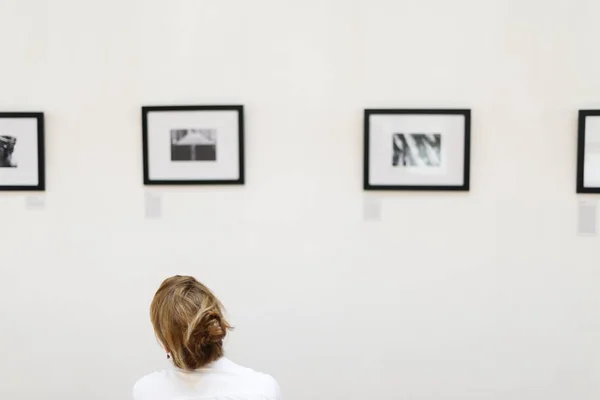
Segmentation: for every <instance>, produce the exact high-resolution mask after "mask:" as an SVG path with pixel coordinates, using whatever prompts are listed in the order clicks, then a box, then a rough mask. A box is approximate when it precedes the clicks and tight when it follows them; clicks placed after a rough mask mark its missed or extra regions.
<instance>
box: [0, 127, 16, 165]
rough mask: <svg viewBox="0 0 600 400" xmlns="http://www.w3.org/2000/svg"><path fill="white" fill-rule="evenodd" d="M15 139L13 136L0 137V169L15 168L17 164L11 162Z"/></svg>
mask: <svg viewBox="0 0 600 400" xmlns="http://www.w3.org/2000/svg"><path fill="white" fill-rule="evenodd" d="M16 145H17V138H16V137H14V136H6V135H2V136H0V168H16V167H17V164H16V162H15V161H13V154H14V152H15V146H16Z"/></svg>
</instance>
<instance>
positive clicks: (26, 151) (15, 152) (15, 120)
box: [0, 112, 46, 191]
mask: <svg viewBox="0 0 600 400" xmlns="http://www.w3.org/2000/svg"><path fill="white" fill-rule="evenodd" d="M45 173H46V172H45V157H44V114H43V113H29V112H0V191H4V190H45V188H46V183H45Z"/></svg>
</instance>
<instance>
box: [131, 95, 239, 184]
mask: <svg viewBox="0 0 600 400" xmlns="http://www.w3.org/2000/svg"><path fill="white" fill-rule="evenodd" d="M142 130H143V146H144V184H145V185H242V184H244V108H243V106H164V107H143V108H142Z"/></svg>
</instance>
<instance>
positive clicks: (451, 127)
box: [363, 109, 471, 191]
mask: <svg viewBox="0 0 600 400" xmlns="http://www.w3.org/2000/svg"><path fill="white" fill-rule="evenodd" d="M470 148H471V111H470V110H466V109H460V110H458V109H457V110H454V109H367V110H365V116H364V182H363V187H364V189H365V190H429V191H468V190H469V187H470V183H469V179H470Z"/></svg>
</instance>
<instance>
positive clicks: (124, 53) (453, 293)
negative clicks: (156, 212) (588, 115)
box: [0, 0, 600, 400]
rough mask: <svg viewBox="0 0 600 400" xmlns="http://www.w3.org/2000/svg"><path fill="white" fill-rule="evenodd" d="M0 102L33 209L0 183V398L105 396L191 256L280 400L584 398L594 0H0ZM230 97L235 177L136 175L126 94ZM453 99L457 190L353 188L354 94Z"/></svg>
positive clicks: (590, 293) (592, 388) (240, 348)
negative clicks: (465, 140)
mask: <svg viewBox="0 0 600 400" xmlns="http://www.w3.org/2000/svg"><path fill="white" fill-rule="evenodd" d="M0 6H1V8H0V51H1V57H0V109H2V110H36V111H37V110H42V111H44V112H45V113H46V121H47V184H48V191H47V192H46V194H45V201H46V208H45V210H40V211H31V210H27V209H26V208H25V206H24V202H25V201H24V195H23V194H1V195H0V210H1V214H0V215H1V218H0V252H1V255H0V272H1V278H0V314H1V322H0V398H2V399H7V400H8V399H11V400H13V399H15V400H17V399H34V398H35V399H52V400H54V399H61V400H80V399H86V400H93V399H98V400H100V399H102V400H104V399H112V400H125V399H129V398H130V393H131V386H132V384H133V382H134V381H135V379H137V378H138V377H139V376H141V375H143V374H145V373H146V372H150V371H152V370H154V369H157V368H160V367H162V366H164V365H166V361H167V360H166V359H165V358H164V355H163V354H162V352H161V351H160V350H159V348H158V347H157V345H156V343H155V340H154V337H153V335H152V332H151V328H150V324H149V321H148V317H147V308H148V305H149V302H150V300H151V297H152V295H153V293H154V290H155V289H156V287H157V285H158V284H159V283H160V281H161V280H162V279H163V278H164V277H166V276H168V275H171V274H175V273H182V274H193V275H195V276H197V277H198V278H200V279H201V280H203V281H205V282H206V283H208V284H209V285H210V286H211V287H213V288H214V289H215V291H216V292H217V293H218V294H219V295H220V296H221V297H222V299H223V301H224V302H225V303H226V305H227V306H228V308H229V311H230V313H231V317H232V320H233V322H234V323H235V325H236V326H237V330H236V331H235V332H234V333H233V335H232V336H231V338H230V340H229V343H228V350H229V356H230V357H231V358H233V359H234V360H236V361H238V362H240V363H244V364H247V365H250V366H253V367H255V368H257V369H260V370H265V371H267V372H270V373H272V374H273V375H274V376H275V377H276V378H277V379H278V380H279V382H280V384H281V386H282V388H283V390H284V391H285V394H286V395H287V398H288V399H290V400H300V399H346V400H359V399H361V400H362V399H375V398H377V399H427V400H430V399H431V400H438V399H445V400H446V399H460V400H467V399H477V400H480V399H493V400H496V399H498V400H506V399H523V400H525V399H527V400H530V399H543V400H563V399H579V400H584V399H585V400H587V399H589V400H591V399H596V398H598V396H599V395H600V345H599V344H598V341H597V338H598V334H599V333H600V332H599V331H600V291H599V290H598V289H599V284H598V279H599V278H600V269H599V267H598V239H595V238H591V239H590V238H588V239H582V238H578V237H577V236H576V235H575V225H576V224H575V221H576V205H577V200H578V197H577V196H576V195H575V194H574V191H575V133H576V132H575V129H576V112H577V110H578V109H579V108H585V107H600V97H599V93H600V74H599V73H598V71H600V57H599V53H598V41H597V39H598V37H600V25H598V24H597V15H598V13H599V12H600V3H598V2H597V1H594V0H454V1H446V0H401V1H399V0H389V1H385V0H297V1H292V0H287V1H285V0H252V1H248V0H219V1H215V0H213V1H205V0H103V1H93V2H92V1H81V0H52V1H49V0H48V1H44V0H1V1H0ZM204 103H207V104H211V103H226V104H229V103H241V104H244V105H245V106H246V117H247V165H246V167H247V185H246V186H244V187H240V188H186V189H183V188H182V189H179V188H175V189H167V190H162V189H153V190H151V192H153V193H158V194H159V195H161V196H162V200H163V217H162V219H160V220H156V221H151V220H146V219H145V217H144V194H145V192H146V189H145V188H143V187H142V185H141V182H142V171H141V133H140V107H141V105H161V104H204ZM421 106H422V107H470V108H472V110H473V118H474V120H473V152H472V185H471V186H472V190H471V192H469V193H465V194H456V193H455V194H444V193H440V194H434V193H389V194H385V195H380V196H377V195H375V197H376V201H380V202H381V204H382V207H383V215H382V220H381V221H380V222H365V221H363V214H362V213H363V200H364V193H363V192H362V190H361V187H362V186H361V171H362V159H361V151H362V139H361V138H362V136H361V135H362V132H361V119H362V109H363V108H365V107H421Z"/></svg>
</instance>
